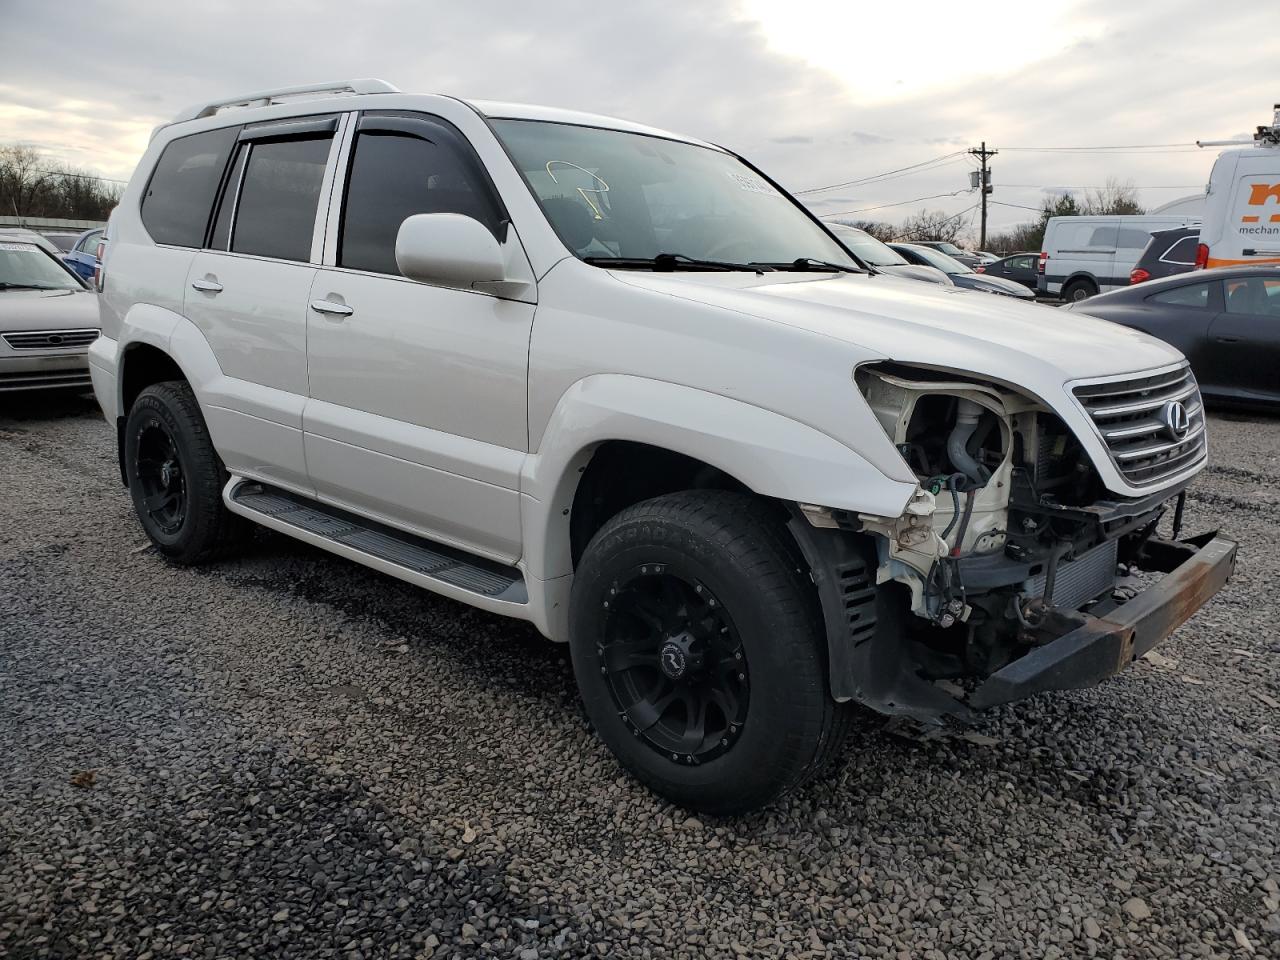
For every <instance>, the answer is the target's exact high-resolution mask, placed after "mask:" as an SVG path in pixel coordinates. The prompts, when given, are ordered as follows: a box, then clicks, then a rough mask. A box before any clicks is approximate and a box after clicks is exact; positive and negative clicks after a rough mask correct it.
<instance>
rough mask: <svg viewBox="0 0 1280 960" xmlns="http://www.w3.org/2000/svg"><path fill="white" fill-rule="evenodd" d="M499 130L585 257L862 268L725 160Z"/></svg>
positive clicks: (717, 155)
mask: <svg viewBox="0 0 1280 960" xmlns="http://www.w3.org/2000/svg"><path fill="white" fill-rule="evenodd" d="M493 128H494V130H495V131H496V132H497V134H498V137H499V138H500V139H501V140H502V142H503V144H504V145H505V146H506V148H507V151H508V152H509V153H510V154H511V157H512V159H513V160H514V161H515V163H516V165H517V166H518V167H519V168H520V172H521V173H522V174H523V175H524V178H525V181H526V182H527V183H528V184H529V187H530V189H532V190H533V193H534V195H535V196H537V198H538V200H539V201H540V202H541V204H542V209H543V210H544V211H545V213H546V215H547V218H548V219H549V220H550V221H551V224H552V226H554V227H555V229H556V233H558V234H559V235H560V239H562V240H563V241H564V242H565V245H566V246H568V247H569V248H570V249H571V250H572V251H573V252H574V253H575V254H577V255H578V256H579V257H582V258H584V259H587V258H589V259H590V260H591V261H593V262H596V263H599V264H601V265H603V266H610V265H611V264H609V263H608V260H609V259H612V258H627V260H629V261H641V263H638V264H632V265H636V266H643V265H644V264H643V261H647V260H650V259H652V258H654V257H657V256H658V255H659V254H673V255H675V256H677V257H683V258H686V262H684V263H680V262H677V263H676V264H675V265H674V269H691V268H693V267H694V265H693V264H690V263H688V262H687V261H688V260H694V261H698V260H715V261H733V262H737V263H750V264H770V265H774V266H790V265H792V264H794V263H795V261H796V260H819V261H825V262H829V263H831V264H836V265H839V267H840V268H842V269H857V268H858V265H857V264H856V263H855V262H854V261H853V260H852V259H850V257H849V255H848V254H847V253H846V252H845V251H844V250H843V249H842V248H841V247H840V245H839V244H838V243H836V242H835V241H834V240H832V239H831V237H829V236H828V235H827V234H826V233H825V232H824V231H823V230H822V228H821V227H819V226H818V225H817V224H816V223H815V222H814V221H813V220H811V219H810V218H809V216H808V215H807V214H806V213H805V212H804V210H803V209H801V208H800V207H799V206H797V205H796V203H795V202H794V201H793V200H791V198H790V197H787V196H786V195H785V194H782V193H780V192H779V191H778V190H776V189H775V188H774V187H773V186H772V185H771V184H770V183H769V182H768V181H767V180H765V179H764V178H762V177H761V176H760V175H759V174H757V173H756V172H755V171H754V170H752V169H751V168H750V167H748V166H746V164H744V163H743V162H742V161H740V160H738V159H737V158H736V157H733V156H731V155H729V154H727V153H721V152H720V151H718V150H713V149H711V148H709V147H700V146H696V145H695V144H690V143H681V142H679V141H675V140H666V139H663V138H661V137H653V136H646V135H644V134H638V133H624V132H623V131H620V130H604V129H600V128H596V127H580V126H573V125H570V124H564V123H552V122H546V121H540V120H496V121H494V122H493ZM666 266H668V267H671V266H672V264H671V262H670V261H666ZM808 268H809V269H812V267H811V266H810V267H808ZM801 269H804V268H801Z"/></svg>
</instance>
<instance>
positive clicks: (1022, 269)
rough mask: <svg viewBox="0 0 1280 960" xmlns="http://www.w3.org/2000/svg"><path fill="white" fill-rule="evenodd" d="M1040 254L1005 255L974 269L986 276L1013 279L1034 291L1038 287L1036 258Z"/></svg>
mask: <svg viewBox="0 0 1280 960" xmlns="http://www.w3.org/2000/svg"><path fill="white" fill-rule="evenodd" d="M1039 256H1040V255H1039V254H1037V253H1015V254H1014V255H1013V256H1011V257H1003V258H1001V259H999V260H993V261H992V262H991V263H980V264H978V266H976V267H974V270H975V271H977V272H978V273H980V274H982V275H983V276H984V277H999V278H1001V279H1002V280H1012V281H1013V282H1014V283H1020V284H1022V285H1023V286H1024V287H1026V288H1027V289H1028V290H1031V291H1033V292H1034V291H1035V289H1036V260H1037V259H1038V258H1039Z"/></svg>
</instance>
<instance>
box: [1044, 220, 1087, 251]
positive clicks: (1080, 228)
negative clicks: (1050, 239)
mask: <svg viewBox="0 0 1280 960" xmlns="http://www.w3.org/2000/svg"><path fill="white" fill-rule="evenodd" d="M1093 233H1094V226H1093V224H1091V223H1071V222H1070V221H1067V222H1066V223H1061V224H1059V225H1058V228H1057V231H1056V235H1055V237H1054V242H1055V243H1056V245H1057V246H1056V249H1058V250H1069V251H1077V252H1080V251H1083V250H1084V248H1086V247H1088V246H1089V238H1090V237H1092V236H1093Z"/></svg>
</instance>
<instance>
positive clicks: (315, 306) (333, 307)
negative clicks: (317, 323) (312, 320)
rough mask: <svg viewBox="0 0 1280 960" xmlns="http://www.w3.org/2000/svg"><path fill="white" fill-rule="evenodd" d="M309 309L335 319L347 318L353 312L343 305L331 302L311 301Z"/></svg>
mask: <svg viewBox="0 0 1280 960" xmlns="http://www.w3.org/2000/svg"><path fill="white" fill-rule="evenodd" d="M311 309H312V310H314V311H315V312H316V313H327V314H330V315H332V316H335V317H349V316H351V314H353V313H354V312H355V311H354V310H352V309H351V308H350V307H348V306H347V305H346V304H345V303H334V302H333V301H332V300H312V301H311Z"/></svg>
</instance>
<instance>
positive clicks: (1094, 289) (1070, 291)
mask: <svg viewBox="0 0 1280 960" xmlns="http://www.w3.org/2000/svg"><path fill="white" fill-rule="evenodd" d="M1097 294H1098V285H1097V284H1096V283H1094V282H1093V281H1092V280H1086V279H1084V278H1083V277H1081V278H1080V279H1078V280H1072V281H1071V282H1070V283H1068V284H1067V285H1066V286H1065V287H1063V288H1062V299H1063V300H1066V301H1067V302H1068V303H1076V302H1078V301H1080V300H1088V299H1089V298H1090V297H1094V296H1097Z"/></svg>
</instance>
